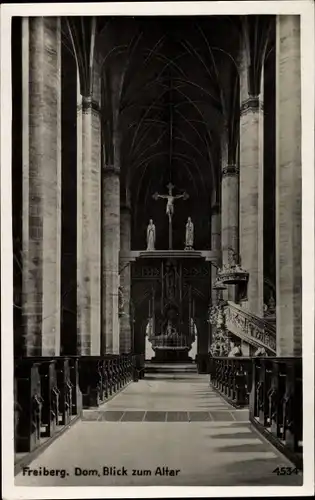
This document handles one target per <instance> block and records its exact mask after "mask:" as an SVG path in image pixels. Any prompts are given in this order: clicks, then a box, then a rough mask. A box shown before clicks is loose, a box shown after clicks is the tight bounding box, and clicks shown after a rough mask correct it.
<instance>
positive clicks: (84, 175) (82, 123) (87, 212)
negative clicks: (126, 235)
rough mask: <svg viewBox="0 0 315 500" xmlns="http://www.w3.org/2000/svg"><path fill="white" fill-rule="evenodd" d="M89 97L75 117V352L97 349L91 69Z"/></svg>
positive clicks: (95, 135) (97, 126)
mask: <svg viewBox="0 0 315 500" xmlns="http://www.w3.org/2000/svg"><path fill="white" fill-rule="evenodd" d="M93 78H94V85H93V95H90V96H81V95H80V94H79V93H78V116H77V144H78V146H77V147H78V159H77V260H78V264H77V348H78V354H80V355H82V356H83V355H99V354H100V348H101V323H100V321H101V282H100V276H101V121H100V105H99V102H100V76H99V73H98V71H97V67H96V66H95V67H94V75H93Z"/></svg>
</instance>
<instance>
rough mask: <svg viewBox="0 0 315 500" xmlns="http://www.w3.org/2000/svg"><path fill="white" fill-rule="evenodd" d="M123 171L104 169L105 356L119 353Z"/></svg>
mask: <svg viewBox="0 0 315 500" xmlns="http://www.w3.org/2000/svg"><path fill="white" fill-rule="evenodd" d="M119 174H120V169H119V166H117V165H105V166H104V168H103V231H102V236H103V243H102V247H103V271H102V283H103V293H102V300H103V307H102V314H103V322H102V338H103V340H102V346H103V347H102V349H103V351H104V354H105V353H106V354H118V353H119V317H118V286H119V250H120V178H119Z"/></svg>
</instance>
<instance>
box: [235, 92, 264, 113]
mask: <svg viewBox="0 0 315 500" xmlns="http://www.w3.org/2000/svg"><path fill="white" fill-rule="evenodd" d="M263 109H264V103H263V101H262V100H261V98H260V97H259V95H258V96H254V95H252V96H249V97H248V98H247V99H245V101H243V102H242V103H241V108H240V114H241V116H242V115H246V114H247V113H249V112H251V113H259V112H262V111H263Z"/></svg>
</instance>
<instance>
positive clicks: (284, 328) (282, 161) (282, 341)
mask: <svg viewBox="0 0 315 500" xmlns="http://www.w3.org/2000/svg"><path fill="white" fill-rule="evenodd" d="M276 29H277V41H276V81H277V93H276V110H277V116H276V126H277V129H276V285H277V301H276V302H277V356H301V354H302V278H301V275H302V263H301V260H302V255H301V245H302V233H301V222H302V221H301V215H302V214H301V203H302V181H301V175H302V173H301V68H300V64H301V60H300V18H299V16H294V15H292V16H290V15H285V16H277V28H276Z"/></svg>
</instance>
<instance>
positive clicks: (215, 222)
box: [208, 204, 221, 349]
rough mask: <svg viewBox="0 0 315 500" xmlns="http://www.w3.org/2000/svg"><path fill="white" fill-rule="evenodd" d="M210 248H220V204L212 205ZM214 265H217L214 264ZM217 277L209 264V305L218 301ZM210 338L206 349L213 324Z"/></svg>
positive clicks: (216, 249) (213, 327) (218, 249)
mask: <svg viewBox="0 0 315 500" xmlns="http://www.w3.org/2000/svg"><path fill="white" fill-rule="evenodd" d="M211 250H214V251H220V250H221V214H220V206H219V204H216V205H214V206H213V207H212V213H211ZM216 265H219V263H218V264H216ZM216 279H217V268H216V267H215V266H211V305H212V306H216V305H217V303H218V291H217V290H214V289H213V285H214V284H215V282H216ZM210 328H211V329H210V332H211V338H209V340H208V341H209V345H208V349H209V348H210V346H211V343H212V340H213V336H214V333H215V326H214V325H211V326H210Z"/></svg>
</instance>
